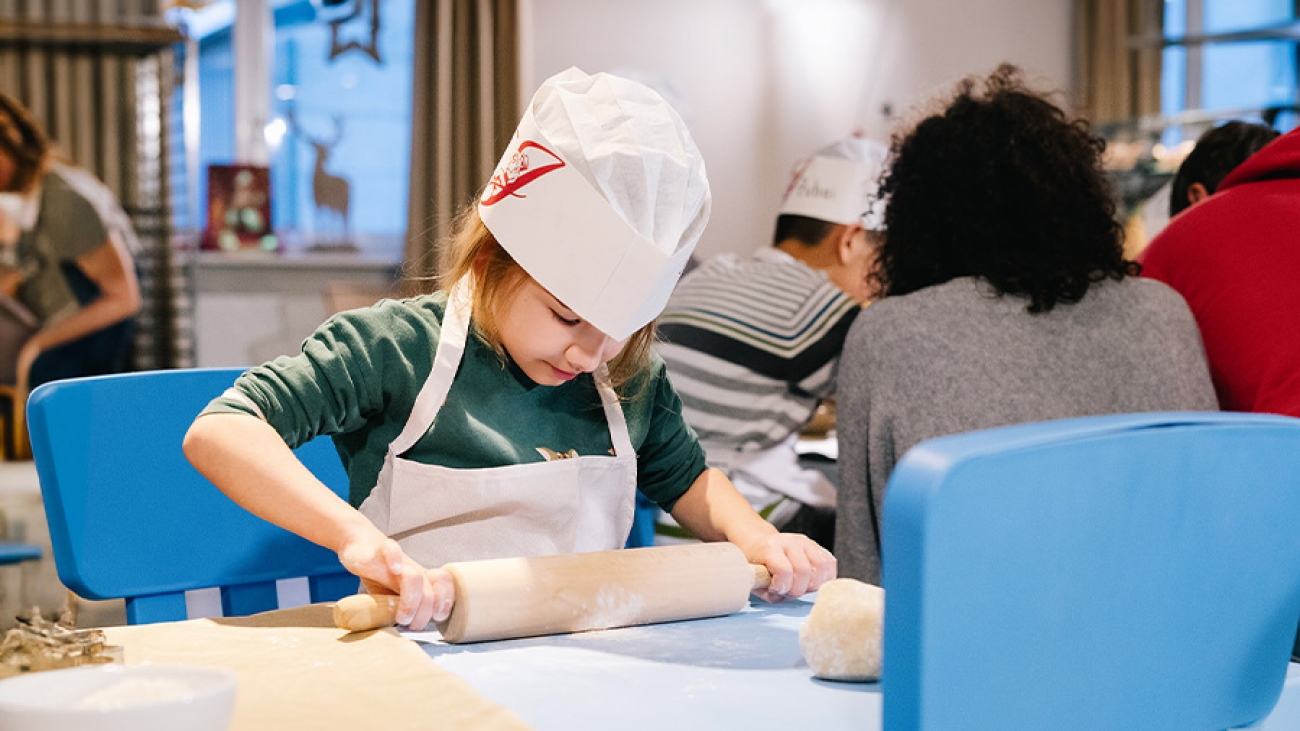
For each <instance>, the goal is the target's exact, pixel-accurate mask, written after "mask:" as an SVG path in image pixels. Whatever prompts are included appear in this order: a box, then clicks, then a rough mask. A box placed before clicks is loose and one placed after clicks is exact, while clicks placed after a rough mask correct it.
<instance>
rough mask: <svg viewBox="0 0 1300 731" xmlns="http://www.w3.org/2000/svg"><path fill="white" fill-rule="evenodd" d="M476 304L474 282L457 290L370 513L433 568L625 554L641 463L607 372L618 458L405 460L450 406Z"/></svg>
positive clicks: (600, 375) (367, 504) (602, 381)
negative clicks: (457, 464)
mask: <svg viewBox="0 0 1300 731" xmlns="http://www.w3.org/2000/svg"><path fill="white" fill-rule="evenodd" d="M471 300H472V297H471V289H470V285H469V283H468V280H461V281H460V282H458V283H457V284H456V286H455V287H453V288H452V291H451V293H450V295H449V296H448V298H447V311H446V314H445V315H444V316H443V321H442V336H441V338H440V340H439V342H438V351H437V354H436V356H435V357H434V362H433V370H432V371H431V372H430V374H429V378H428V380H426V381H425V382H424V385H423V386H422V387H421V389H420V393H419V395H418V396H417V397H416V400H415V406H414V408H413V409H412V410H411V416H410V417H409V419H408V420H407V422H406V426H405V427H404V428H403V429H402V433H401V434H399V435H398V437H397V438H396V439H394V440H393V442H392V444H389V445H388V454H387V455H386V456H385V457H384V466H383V467H382V468H381V469H380V472H379V479H378V482H377V483H376V485H375V489H374V490H373V491H372V492H371V493H370V495H369V497H367V498H366V500H365V501H364V502H363V503H362V504H361V513H362V514H363V515H365V516H366V517H367V518H369V519H370V521H371V522H373V523H374V524H375V525H376V526H377V527H378V528H379V530H381V531H383V532H384V533H385V534H386V535H388V536H390V537H392V538H394V539H396V540H397V542H398V544H399V545H401V547H402V550H404V551H406V553H407V555H409V556H410V557H411V558H413V559H415V560H416V561H417V562H419V563H420V564H421V565H423V566H426V567H434V566H441V565H443V564H445V563H449V562H451V561H468V560H477V559H487V558H505V557H512V556H541V555H547V554H555V553H577V552H584V551H604V550H612V549H616V548H622V547H623V545H624V543H625V542H626V541H627V536H628V532H629V531H630V530H631V528H632V518H633V513H634V509H635V498H636V455H635V453H634V452H633V450H632V442H631V440H630V439H629V437H628V432H627V422H626V421H625V420H624V418H623V408H622V406H621V405H620V404H619V400H618V396H617V394H615V393H614V389H613V387H611V386H610V385H609V378H608V375H607V373H606V371H605V368H604V367H603V366H602V367H601V368H600V370H598V371H597V372H596V373H595V374H594V375H595V380H596V385H597V389H598V391H599V392H600V400H601V403H602V404H603V405H604V407H605V418H606V420H607V421H608V422H609V433H610V439H611V441H612V442H613V445H614V456H612V457H609V456H597V455H584V456H579V457H570V458H565V459H558V460H554V461H550V462H536V463H527V464H517V465H507V466H505V467H489V468H483V469H451V468H448V467H442V466H439V465H429V464H421V463H419V462H414V461H411V460H407V459H403V458H402V455H403V454H405V453H406V452H407V451H408V450H410V449H411V447H413V446H414V445H415V444H416V442H418V441H419V440H420V439H421V438H422V437H424V435H425V434H426V433H428V431H429V429H430V428H431V427H432V426H433V422H434V419H435V418H436V417H437V415H438V410H439V409H441V408H442V405H443V402H444V401H446V399H447V393H448V391H449V390H450V389H451V385H452V381H453V380H454V379H455V377H456V370H457V368H458V367H459V365H460V361H461V356H462V355H463V354H464V352H465V342H466V338H467V337H468V334H469V319H470V302H471ZM537 446H550V445H537ZM563 446H564V445H555V446H554V447H551V448H559V449H562V448H563Z"/></svg>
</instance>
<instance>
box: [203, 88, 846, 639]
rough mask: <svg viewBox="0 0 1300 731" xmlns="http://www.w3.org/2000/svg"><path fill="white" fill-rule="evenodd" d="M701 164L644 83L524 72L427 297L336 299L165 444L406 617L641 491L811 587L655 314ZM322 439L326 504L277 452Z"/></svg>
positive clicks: (615, 530) (610, 514) (551, 548)
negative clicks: (362, 304)
mask: <svg viewBox="0 0 1300 731" xmlns="http://www.w3.org/2000/svg"><path fill="white" fill-rule="evenodd" d="M709 206H710V198H709V191H708V182H707V180H706V178H705V174H704V164H703V161H702V160H701V159H700V155H699V152H698V150H697V149H696V148H695V144H694V142H693V141H692V140H691V138H690V135H689V133H688V132H687V131H686V128H685V125H684V124H683V123H682V121H681V119H680V117H678V116H677V114H676V113H675V112H674V111H673V110H672V109H671V108H670V107H669V106H668V105H667V104H666V103H665V102H664V101H663V100H662V99H661V98H660V97H659V96H658V95H656V94H655V93H654V92H652V91H650V90H649V89H647V88H646V87H644V86H641V85H639V84H636V83H633V82H630V81H627V80H624V79H620V78H618V77H614V76H609V75H606V74H596V75H594V76H588V75H586V74H583V73H582V72H580V71H578V70H576V69H570V70H568V71H566V72H564V73H561V74H559V75H557V76H555V77H553V78H551V79H549V80H547V82H546V83H545V84H543V86H542V88H541V89H540V90H539V91H538V92H537V94H536V95H535V96H534V98H533V100H532V102H531V104H530V105H529V108H528V110H527V112H526V113H525V115H524V118H523V120H522V121H521V122H520V125H519V129H518V130H517V132H516V133H515V137H514V139H513V140H512V142H511V144H510V145H509V146H508V148H507V150H506V153H505V155H504V156H503V157H502V160H501V162H500V163H499V164H498V166H497V169H496V172H495V173H494V175H493V176H492V180H491V181H490V182H489V184H488V185H487V187H486V188H485V190H484V192H483V194H482V196H481V198H480V200H479V202H478V205H477V206H475V207H472V208H471V209H470V210H469V211H467V212H466V213H465V214H463V215H462V217H461V220H460V222H459V226H458V232H457V234H456V235H455V236H454V237H453V240H452V241H451V242H450V244H449V247H448V248H447V250H446V251H445V252H444V257H443V258H444V262H443V264H444V266H443V268H442V271H443V272H444V279H445V282H444V286H443V288H442V290H440V291H439V292H436V293H434V294H431V295H425V296H422V297H416V298H413V299H409V300H402V301H387V300H386V301H383V302H380V303H378V304H377V305H375V306H374V307H372V308H370V309H366V310H356V311H351V312H346V313H342V314H340V315H338V316H336V317H334V318H333V319H331V320H330V321H328V322H326V323H325V324H324V325H323V326H321V328H320V329H319V330H318V331H317V332H316V333H315V334H314V335H312V336H311V337H310V338H308V340H307V341H306V342H304V344H303V352H302V354H301V355H299V356H297V357H293V358H288V357H283V358H279V359H277V360H275V361H274V362H271V363H268V364H266V365H263V366H261V367H259V368H255V369H253V370H251V371H249V372H247V373H245V374H244V375H243V376H241V377H240V378H239V380H238V381H236V383H235V387H234V388H232V389H230V390H228V391H227V392H226V394H224V395H223V396H222V397H221V398H219V399H217V400H216V401H214V402H213V403H212V405H210V406H209V407H208V408H207V409H206V410H205V411H204V413H203V414H202V415H201V416H200V418H198V419H197V420H196V421H195V423H194V425H193V426H192V427H191V429H190V431H189V434H188V435H187V436H186V439H185V453H186V455H187V456H188V457H189V459H190V461H191V462H192V463H193V464H194V465H195V466H196V467H197V468H198V469H199V471H200V472H202V473H203V474H204V475H206V476H207V477H208V478H209V479H211V480H212V482H213V483H215V484H216V485H217V486H218V487H219V488H221V489H222V490H223V491H224V492H225V493H226V494H227V495H229V496H230V497H231V498H232V499H234V500H235V501H236V502H238V503H240V504H241V505H243V506H244V507H245V508H247V509H248V510H250V511H252V512H253V513H255V514H257V515H259V516H261V517H263V518H265V519H267V520H269V521H271V522H273V523H276V524H277V525H280V526H283V527H285V528H287V529H288V530H291V531H293V532H295V533H298V534H299V535H302V536H303V537H305V538H307V539H309V540H312V541H314V542H316V543H319V544H321V545H323V546H326V547H328V548H330V549H332V550H334V551H336V552H337V553H338V554H339V559H340V560H341V561H342V563H343V565H344V566H345V567H346V568H347V569H348V570H349V571H352V572H353V573H355V574H357V575H358V576H360V577H361V579H362V581H363V583H364V584H365V586H366V589H367V590H368V591H370V592H372V593H387V594H397V595H399V597H400V598H399V601H398V608H397V610H398V614H397V618H398V621H399V623H401V624H405V625H408V626H410V627H411V628H413V629H422V628H423V627H424V626H425V625H426V624H427V623H428V622H429V621H430V620H435V621H436V620H441V619H445V618H446V617H447V616H448V614H449V613H450V612H451V607H452V604H453V602H454V601H455V596H454V587H453V584H452V580H451V577H450V575H449V574H448V573H447V572H445V571H443V570H441V569H440V568H437V567H439V566H441V565H443V564H444V563H447V562H449V561H457V560H472V559H485V558H497V557H505V556H524V555H543V554H552V553H567V552H577V551H593V550H610V549H616V548H620V547H621V546H622V545H623V543H624V541H625V540H626V537H627V534H628V531H629V529H630V527H631V524H632V516H633V507H634V498H635V491H636V490H640V491H641V492H642V493H644V494H645V495H646V496H648V497H649V498H651V499H653V500H654V501H655V502H657V503H658V504H659V505H660V506H662V507H663V508H664V509H665V510H667V511H669V512H670V513H671V514H672V515H673V517H674V518H675V519H676V520H677V521H678V522H679V523H681V524H682V525H683V526H686V527H687V528H688V529H690V530H691V531H692V532H694V533H695V534H696V535H697V536H699V537H700V538H702V539H704V540H715V541H716V540H727V541H731V542H733V543H735V544H736V545H737V546H739V547H740V548H741V549H742V550H743V551H744V553H745V555H746V556H747V557H748V558H749V560H750V561H751V562H754V563H762V564H765V565H766V566H767V567H768V569H769V570H770V571H771V572H772V575H773V580H772V585H771V587H770V589H769V590H768V591H767V592H765V593H764V597H765V598H768V599H773V600H775V599H779V598H780V597H781V596H799V595H801V594H803V593H805V592H808V591H815V590H816V589H817V588H818V587H819V586H820V585H821V584H822V583H824V582H826V581H828V580H830V579H831V578H834V576H835V559H834V558H833V557H832V556H831V555H830V553H828V552H827V551H825V550H823V549H822V548H821V547H819V546H818V545H817V544H815V543H813V542H812V541H810V540H808V539H806V538H804V537H803V536H798V535H787V534H780V533H778V532H777V531H776V530H775V529H774V528H772V527H771V525H770V524H768V523H767V522H766V521H764V520H763V519H762V518H760V517H759V516H758V515H757V514H756V513H755V512H754V511H753V509H752V508H750V507H749V504H748V503H747V502H746V501H745V500H744V499H743V498H742V497H741V496H740V495H739V493H737V492H736V490H735V488H734V487H732V485H731V483H730V482H728V481H727V479H726V477H724V476H723V475H722V473H720V472H718V471H717V470H711V469H707V468H706V466H705V463H704V455H703V452H702V450H701V449H700V447H699V445H698V444H697V443H696V440H695V435H694V433H693V432H691V431H690V429H689V428H688V427H687V426H686V424H685V422H684V421H683V420H682V417H681V402H680V401H679V399H678V398H677V395H676V393H675V392H674V391H673V389H672V386H671V385H670V384H669V382H668V379H667V376H666V374H665V372H664V366H663V363H662V361H660V360H658V359H657V358H656V357H654V356H652V354H651V352H650V349H649V345H650V341H651V339H652V337H653V322H652V320H653V319H654V317H655V316H657V315H658V314H659V312H660V310H661V309H662V308H663V306H664V303H665V301H666V300H667V298H668V295H669V293H670V292H671V291H672V288H673V285H674V284H675V283H676V281H677V278H678V277H679V276H680V274H681V270H682V268H683V266H684V265H685V262H686V260H687V258H688V257H689V256H690V253H691V251H692V249H693V248H694V246H695V242H696V240H698V238H699V235H700V233H701V231H702V230H703V228H704V224H705V222H706V221H707V219H708V213H709ZM318 434H331V435H333V437H334V440H335V444H336V445H337V447H338V449H339V452H340V454H341V455H342V457H343V460H344V465H345V467H346V468H347V471H348V475H349V479H350V482H351V496H350V497H351V500H350V503H351V504H350V505H349V504H347V503H344V502H342V501H340V500H339V499H338V498H337V497H336V496H335V495H334V493H333V492H332V491H330V489H329V488H327V487H326V486H325V485H323V484H321V483H320V482H319V481H318V480H317V479H316V478H315V477H313V476H312V474H311V473H310V472H308V470H307V469H306V468H305V467H304V466H303V465H302V464H301V463H300V462H298V461H297V459H295V458H294V456H293V454H292V452H291V451H290V449H289V448H290V446H297V445H299V444H301V443H303V442H305V441H307V440H309V439H311V438H313V437H315V436H316V435H318Z"/></svg>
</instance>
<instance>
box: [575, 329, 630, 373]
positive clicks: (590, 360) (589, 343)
mask: <svg viewBox="0 0 1300 731" xmlns="http://www.w3.org/2000/svg"><path fill="white" fill-rule="evenodd" d="M621 345H622V344H621V343H619V342H618V341H617V340H614V339H613V338H611V337H609V336H608V335H606V334H605V333H603V332H601V331H599V330H597V329H596V328H594V327H593V328H590V332H587V333H584V334H583V335H582V336H580V337H578V338H575V339H574V341H573V344H572V345H570V346H569V349H568V351H567V352H566V353H565V354H564V355H565V357H566V358H568V360H569V364H570V365H572V366H573V367H574V368H577V369H578V371H579V372H582V373H591V372H592V371H594V370H596V369H597V368H599V367H600V366H601V364H603V363H605V361H608V360H609V359H611V358H613V357H614V356H615V355H618V350H619V347H620V346H621Z"/></svg>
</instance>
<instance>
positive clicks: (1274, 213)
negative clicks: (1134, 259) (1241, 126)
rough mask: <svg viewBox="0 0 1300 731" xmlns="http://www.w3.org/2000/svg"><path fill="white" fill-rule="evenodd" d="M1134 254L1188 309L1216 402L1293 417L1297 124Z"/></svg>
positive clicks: (1297, 333)
mask: <svg viewBox="0 0 1300 731" xmlns="http://www.w3.org/2000/svg"><path fill="white" fill-rule="evenodd" d="M1138 261H1139V262H1140V263H1141V264H1142V273H1143V275H1144V276H1147V277H1151V278H1153V279H1157V280H1159V281H1161V282H1164V283H1166V284H1168V285H1169V286H1171V287H1173V288H1174V289H1175V290H1177V291H1178V293H1179V294H1181V295H1182V296H1183V298H1184V299H1185V300H1187V304H1188V305H1189V306H1190V307H1191V309H1192V314H1193V315H1194V316H1195V317H1196V322H1197V324H1198V325H1199V326H1200V329H1201V337H1202V339H1203V340H1204V343H1205V354H1206V357H1207V359H1208V360H1209V365H1210V376H1211V377H1212V379H1213V381H1214V388H1215V391H1216V393H1217V394H1218V397H1219V405H1220V407H1222V408H1223V409H1224V410H1227V411H1253V412H1267V413H1273V414H1285V415H1289V416H1300V129H1297V130H1292V131H1291V132H1289V133H1287V134H1285V135H1282V136H1281V137H1279V138H1277V139H1276V140H1274V141H1273V142H1271V143H1269V144H1268V145H1266V146H1265V147H1264V148H1263V149H1261V150H1260V151H1259V152H1257V153H1255V154H1254V155H1252V156H1250V157H1249V158H1247V159H1246V160H1245V162H1243V163H1242V164H1241V165H1239V166H1238V167H1237V168H1236V169H1234V170H1233V171H1232V172H1231V173H1229V174H1228V176H1227V177H1226V178H1224V179H1223V182H1222V183H1220V184H1219V187H1218V189H1217V190H1216V191H1215V192H1214V194H1213V195H1210V196H1209V197H1207V198H1205V200H1203V201H1201V202H1200V203H1198V204H1197V205H1195V206H1192V207H1191V208H1188V209H1187V210H1186V211H1183V212H1182V213H1180V214H1179V215H1177V216H1176V217H1174V219H1173V220H1172V221H1170V222H1169V225H1168V226H1167V227H1166V228H1165V229H1164V230H1163V231H1161V232H1160V234H1159V235H1158V236H1156V237H1155V238H1154V239H1153V240H1152V241H1151V244H1150V245H1149V246H1148V247H1147V248H1146V250H1145V251H1143V252H1142V255H1141V256H1140V257H1139V259H1138Z"/></svg>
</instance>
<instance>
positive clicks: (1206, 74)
mask: <svg viewBox="0 0 1300 731" xmlns="http://www.w3.org/2000/svg"><path fill="white" fill-rule="evenodd" d="M1295 19H1296V2H1295V0H1166V1H1165V20H1164V24H1165V27H1164V35H1165V38H1167V39H1174V40H1181V39H1186V40H1187V41H1188V42H1187V43H1178V44H1176V45H1170V46H1168V47H1166V48H1165V49H1164V55H1163V58H1162V78H1161V89H1160V91H1161V95H1160V100H1161V112H1162V113H1163V114H1165V115H1173V114H1176V113H1178V112H1183V111H1189V110H1209V111H1221V112H1223V116H1224V117H1234V118H1254V119H1262V118H1263V115H1262V112H1263V110H1265V109H1268V108H1282V109H1283V111H1282V112H1281V113H1280V115H1279V116H1278V119H1277V122H1276V126H1278V127H1279V128H1280V129H1284V130H1285V129H1290V128H1291V127H1294V126H1295V123H1296V117H1295V113H1294V111H1293V108H1294V107H1295V104H1296V91H1297V83H1296V75H1297V74H1296V70H1297V56H1296V40H1295V39H1294V38H1286V37H1282V36H1284V34H1283V33H1282V32H1280V29H1281V28H1282V27H1283V26H1287V25H1289V24H1292V23H1293V22H1294V21H1295ZM1275 31H1278V32H1275ZM1181 133H1182V130H1178V129H1171V130H1170V134H1172V135H1175V137H1174V138H1172V139H1171V138H1170V137H1169V136H1168V135H1167V136H1166V139H1165V140H1164V141H1165V143H1166V144H1174V143H1177V142H1179V141H1181V140H1180V139H1179V137H1178V136H1179V135H1181Z"/></svg>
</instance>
